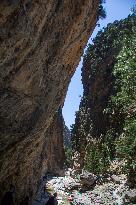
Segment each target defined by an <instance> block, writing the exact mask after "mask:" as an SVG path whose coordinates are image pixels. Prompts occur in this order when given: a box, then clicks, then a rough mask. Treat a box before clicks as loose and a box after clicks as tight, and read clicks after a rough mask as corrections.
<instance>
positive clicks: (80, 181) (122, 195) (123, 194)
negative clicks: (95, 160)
mask: <svg viewBox="0 0 136 205" xmlns="http://www.w3.org/2000/svg"><path fill="white" fill-rule="evenodd" d="M89 184H90V187H89ZM45 186H46V191H45V193H44V187H45ZM54 192H57V193H58V203H59V204H60V205H69V204H71V205H99V204H103V205H125V204H129V205H132V204H136V201H135V200H136V189H129V187H128V186H127V185H126V176H125V175H123V174H122V175H121V174H120V175H118V176H117V175H114V174H113V175H108V174H107V176H99V177H96V176H94V175H92V174H88V173H87V172H84V173H83V174H82V175H77V176H73V175H72V174H71V171H70V170H69V171H67V172H66V175H65V176H64V177H54V176H51V175H48V176H47V177H46V179H45V180H42V181H41V184H40V187H39V190H38V193H37V197H36V199H35V200H34V202H33V205H42V204H44V205H45V204H46V201H48V198H49V195H50V194H53V193H54Z"/></svg>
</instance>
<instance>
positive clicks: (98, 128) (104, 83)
mask: <svg viewBox="0 0 136 205" xmlns="http://www.w3.org/2000/svg"><path fill="white" fill-rule="evenodd" d="M135 32H136V17H135V15H132V16H129V17H128V18H126V19H124V20H121V21H115V22H114V23H113V24H109V25H108V26H107V27H106V28H105V29H104V31H103V30H102V31H100V32H99V33H98V35H97V37H96V38H95V39H94V40H93V43H94V44H93V45H90V46H89V47H88V50H87V53H86V55H85V56H84V61H83V67H82V82H83V88H84V93H83V98H82V100H81V103H80V109H79V111H78V112H77V115H76V120H75V124H74V125H73V130H72V140H73V148H74V151H75V168H76V169H79V171H80V170H81V169H82V168H83V167H84V166H85V164H86V163H87V168H88V169H89V170H90V171H92V172H95V173H99V172H100V171H102V169H105V167H106V166H107V164H108V161H106V160H107V159H106V154H107V153H106V152H108V151H109V150H110V153H109V156H108V157H110V156H111V158H114V155H115V150H114V149H115V147H114V140H115V139H116V138H118V137H119V136H120V134H121V133H123V127H124V124H125V120H126V119H127V118H128V117H129V116H131V115H133V114H135V109H134V108H135V103H134V102H135V100H134V99H135V97H134V95H135V94H134V93H135V85H134V83H133V84H132V83H131V84H130V83H129V81H128V80H127V79H129V78H130V81H133V82H136V81H135V77H134V74H133V75H132V76H131V75H130V76H131V77H130V76H129V70H130V72H132V71H133V72H132V73H134V72H135V68H136V67H135V64H134V62H131V64H130V60H131V59H132V58H133V59H135V51H134V50H135V47H134V45H135V39H136V36H135ZM131 39H133V43H132V42H131ZM124 49H126V51H125V52H124V53H123V54H122V53H121V52H122V50H124ZM120 55H124V56H127V57H126V59H123V60H122V59H121V60H120V59H119V60H118V58H119V56H120ZM118 63H120V64H121V66H120V65H118ZM115 66H116V67H117V66H118V69H120V73H118V74H116V75H115V73H114V72H115ZM121 69H122V70H121ZM125 69H126V73H125ZM127 69H128V70H127ZM121 71H124V76H125V75H126V79H120V76H121ZM127 75H128V77H127ZM123 80H124V81H123ZM125 81H126V82H125ZM118 82H119V83H118ZM121 82H122V85H123V83H124V84H125V83H126V87H127V86H128V85H129V86H130V88H129V89H130V91H129V92H128V91H127V93H126V96H125V98H126V99H127V98H130V99H132V100H131V101H132V102H131V101H130V104H128V106H127V103H128V102H127V100H126V99H125V98H124V104H123V103H120V105H118V104H116V103H113V102H112V103H110V101H112V100H111V99H112V96H115V97H116V96H117V95H118V94H119V92H122V89H124V87H122V85H120V84H121ZM128 83H129V84H128ZM127 84H128V85H127ZM131 85H132V88H131ZM132 89H133V90H132ZM132 93H133V94H132ZM119 100H120V99H119ZM125 100H126V101H125ZM133 103H134V105H133ZM124 105H125V106H126V107H127V108H126V109H124ZM133 106H134V107H133ZM131 107H132V108H133V110H134V112H132V113H131V115H130V113H129V111H128V110H129V108H130V110H131V109H132V108H131ZM109 137H110V142H109V141H108V140H109ZM106 143H107V144H106ZM108 143H109V144H108ZM104 146H106V147H108V151H107V150H106V149H105V147H104ZM126 146H127V145H126ZM88 152H89V155H88V154H87V153H88ZM100 166H101V170H100V169H99V168H100Z"/></svg>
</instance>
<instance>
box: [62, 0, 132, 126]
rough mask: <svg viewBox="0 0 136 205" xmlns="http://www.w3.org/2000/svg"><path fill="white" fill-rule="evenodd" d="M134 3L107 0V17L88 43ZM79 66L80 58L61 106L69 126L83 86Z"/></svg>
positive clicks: (123, 0)
mask: <svg viewBox="0 0 136 205" xmlns="http://www.w3.org/2000/svg"><path fill="white" fill-rule="evenodd" d="M134 4H136V0H107V1H106V3H105V4H104V5H103V6H104V8H105V9H106V13H107V17H106V19H104V20H101V21H100V27H96V28H95V30H94V32H93V34H92V35H91V37H90V39H89V41H88V43H91V38H94V37H95V36H96V34H97V32H98V31H99V30H100V29H101V28H103V27H106V25H107V24H108V23H112V22H113V21H115V20H120V19H123V18H126V17H127V16H128V15H129V14H130V8H131V7H132V6H133V5H134ZM81 67H82V58H81V61H80V63H79V65H78V67H77V69H76V72H75V74H74V76H73V77H72V79H71V83H70V85H69V89H68V92H67V96H66V100H65V104H64V107H63V116H64V120H65V123H66V125H67V126H68V127H69V128H70V125H71V124H73V123H74V121H75V112H76V111H78V109H79V103H80V99H81V96H82V94H83V87H82V83H81Z"/></svg>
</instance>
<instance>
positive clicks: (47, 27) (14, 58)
mask: <svg viewBox="0 0 136 205" xmlns="http://www.w3.org/2000/svg"><path fill="white" fill-rule="evenodd" d="M98 10H99V0H96V1H93V0H74V1H73V0H64V1H60V0H56V1H54V0H33V1H30V0H2V1H1V2H0V190H1V191H0V198H1V196H2V194H3V193H4V192H5V191H7V189H8V186H9V184H10V183H12V184H14V185H15V187H16V193H17V194H16V196H17V201H20V200H21V198H22V197H24V196H25V195H26V194H27V195H29V196H30V197H31V196H34V194H35V191H36V186H37V183H38V179H39V178H40V176H41V174H42V172H43V170H44V171H45V170H47V169H48V166H49V168H50V169H51V170H53V169H56V167H58V166H59V165H60V163H59V162H58V163H59V164H57V165H54V163H52V165H51V164H50V163H49V161H48V160H47V159H48V157H47V156H45V155H46V154H47V155H48V156H50V155H52V154H53V153H54V152H55V154H56V155H57V153H58V151H57V149H56V151H55V148H54V145H53V143H52V140H51V139H49V138H51V136H49V135H50V132H55V130H54V131H53V130H52V129H51V130H50V128H49V130H48V132H46V130H47V128H48V127H49V126H53V125H50V124H52V121H53V118H54V115H55V112H56V111H57V110H58V108H59V106H60V105H62V104H63V101H64V98H65V95H66V91H67V88H68V85H69V82H70V79H71V77H72V75H73V73H74V71H75V68H76V66H77V65H78V62H79V60H80V56H81V54H82V52H83V48H84V46H85V44H86V42H87V39H88V38H89V36H90V34H91V32H92V31H93V29H94V27H95V24H96V21H97V19H98ZM55 126H57V125H56V124H55ZM52 134H53V135H54V136H56V137H57V135H56V134H54V133H51V135H52ZM46 140H47V144H48V148H49V147H50V149H49V150H50V151H47V150H46V153H45V148H46ZM49 140H51V141H50V142H49ZM59 140H60V141H59ZM54 142H55V143H57V142H58V143H60V146H61V145H62V142H61V139H59V138H58V139H56V138H55V137H54ZM48 148H47V149H48ZM53 150H54V151H53ZM61 150H62V149H61ZM56 152H57V153H56ZM59 153H60V152H59ZM58 155H59V154H58ZM50 157H51V156H50ZM50 157H49V158H50ZM51 158H52V157H51ZM52 159H53V158H52ZM50 160H51V159H50ZM47 161H48V162H47Z"/></svg>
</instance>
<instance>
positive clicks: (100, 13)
mask: <svg viewBox="0 0 136 205" xmlns="http://www.w3.org/2000/svg"><path fill="white" fill-rule="evenodd" d="M104 3H105V1H104V0H100V4H99V9H98V19H105V18H106V11H105V9H104V8H103V5H102V4H104Z"/></svg>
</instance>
